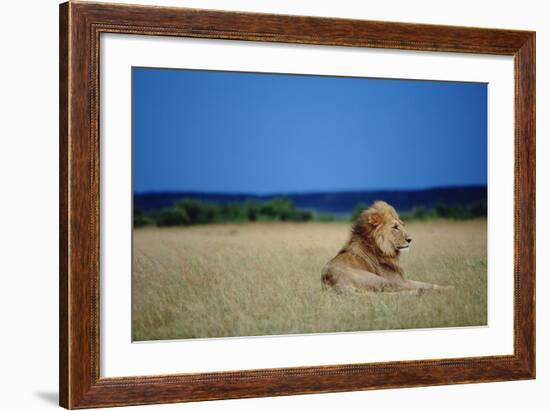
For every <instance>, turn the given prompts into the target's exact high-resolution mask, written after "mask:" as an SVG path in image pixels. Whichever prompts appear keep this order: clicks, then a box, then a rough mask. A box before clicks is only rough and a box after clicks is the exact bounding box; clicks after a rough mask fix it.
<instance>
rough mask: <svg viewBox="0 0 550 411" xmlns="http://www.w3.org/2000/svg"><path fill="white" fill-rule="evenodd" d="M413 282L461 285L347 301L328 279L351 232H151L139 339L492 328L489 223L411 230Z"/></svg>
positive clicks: (143, 248) (137, 252) (335, 227)
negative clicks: (324, 278)
mask: <svg viewBox="0 0 550 411" xmlns="http://www.w3.org/2000/svg"><path fill="white" fill-rule="evenodd" d="M408 227H409V231H410V233H411V234H412V236H413V238H414V241H413V247H412V250H411V252H410V253H408V254H406V255H404V256H403V257H402V263H403V266H404V267H405V270H406V272H407V276H408V277H409V278H411V279H415V280H420V281H427V282H432V283H437V284H444V285H446V284H449V285H453V286H454V287H455V289H454V290H453V291H444V292H428V293H425V294H423V295H421V296H414V295H402V294H390V293H384V294H372V295H365V296H341V295H336V294H334V293H332V292H323V291H322V290H321V282H320V273H321V268H322V267H323V265H324V264H325V263H326V262H327V261H328V260H329V259H330V258H332V257H333V256H334V255H335V254H336V253H337V251H338V250H339V249H340V247H341V246H342V245H343V244H344V242H345V241H346V239H347V236H348V232H349V225H348V224H344V223H264V224H261V223H258V224H243V225H208V226H195V227H186V228H162V229H159V228H144V229H137V230H136V231H135V233H134V273H133V307H132V309H133V337H134V340H157V339H175V338H208V337H229V336H252V335H268V334H269V335H273V334H301V333H322V332H339V331H359V330H384V329H403V328H428V327H453V326H471V325H483V324H486V322H487V235H486V233H487V227H486V221H485V220H473V221H466V222H452V221H429V222H415V223H410V224H409V225H408Z"/></svg>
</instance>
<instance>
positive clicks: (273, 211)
mask: <svg viewBox="0 0 550 411" xmlns="http://www.w3.org/2000/svg"><path fill="white" fill-rule="evenodd" d="M368 207H369V205H368V204H364V203H360V204H357V206H355V208H354V209H353V212H352V216H351V221H355V220H356V219H357V217H358V216H359V214H360V213H361V211H363V210H365V209H366V208H368ZM400 215H401V218H402V219H403V220H408V221H410V220H429V219H434V218H445V219H451V220H467V219H471V218H478V217H486V216H487V203H486V202H478V203H475V204H472V205H469V206H458V205H452V206H451V205H445V204H437V205H436V206H435V207H434V208H424V207H418V208H415V209H414V210H412V211H411V212H408V213H400ZM341 219H342V218H338V217H336V216H335V215H332V214H326V213H317V212H313V211H310V210H304V209H300V208H297V207H296V206H295V205H294V202H293V201H292V200H290V199H288V198H283V197H281V198H274V199H272V200H270V201H265V202H260V201H256V200H249V201H245V202H242V203H228V204H216V203H211V202H207V201H201V200H197V199H192V198H184V199H181V200H178V201H176V203H175V204H174V205H173V206H172V207H168V208H164V209H161V210H155V211H151V212H145V211H143V210H141V209H139V208H135V209H134V227H143V226H147V225H153V226H158V227H169V226H190V225H198V224H212V223H244V222H254V221H292V222H305V221H322V222H330V221H337V220H341Z"/></svg>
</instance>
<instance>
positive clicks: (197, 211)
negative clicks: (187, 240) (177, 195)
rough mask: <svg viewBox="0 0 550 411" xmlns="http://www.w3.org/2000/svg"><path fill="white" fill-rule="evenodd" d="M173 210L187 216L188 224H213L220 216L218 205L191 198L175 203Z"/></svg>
mask: <svg viewBox="0 0 550 411" xmlns="http://www.w3.org/2000/svg"><path fill="white" fill-rule="evenodd" d="M174 208H176V209H178V210H183V211H184V212H185V214H187V216H188V218H189V224H206V223H213V222H214V221H216V220H218V217H219V216H220V207H219V206H218V205H216V204H212V203H207V202H205V201H200V200H194V199H191V198H184V199H183V200H178V201H176V204H175V206H174Z"/></svg>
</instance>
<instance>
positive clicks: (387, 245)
mask: <svg viewBox="0 0 550 411" xmlns="http://www.w3.org/2000/svg"><path fill="white" fill-rule="evenodd" d="M353 232H354V234H356V235H358V236H360V237H361V238H363V240H366V241H367V242H369V243H372V244H373V245H374V246H375V247H376V248H377V249H378V251H379V252H380V253H381V254H382V255H384V256H386V257H397V256H398V255H399V253H400V252H401V251H405V250H408V248H409V247H410V243H411V241H412V238H411V237H410V235H409V233H408V232H407V230H405V225H404V223H403V221H401V219H400V218H399V215H398V214H397V212H396V211H395V209H394V208H393V207H392V206H391V205H389V204H388V203H386V202H384V201H377V202H375V203H374V204H373V205H372V206H371V207H369V208H368V209H366V210H364V211H363V212H362V213H361V214H360V215H359V218H358V219H357V222H356V223H355V225H354V227H353Z"/></svg>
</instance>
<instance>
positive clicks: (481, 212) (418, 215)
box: [351, 201, 487, 221]
mask: <svg viewBox="0 0 550 411" xmlns="http://www.w3.org/2000/svg"><path fill="white" fill-rule="evenodd" d="M368 207H369V206H368V205H367V204H363V203H360V204H357V205H356V206H355V208H354V209H353V213H352V216H351V220H352V221H355V220H356V219H357V217H359V214H361V211H363V210H365V209H366V208H368ZM400 216H401V218H402V219H403V220H408V221H410V220H420V221H422V220H429V219H434V218H445V219H449V220H468V219H471V218H479V217H487V202H485V201H479V202H476V203H474V204H471V205H446V204H442V203H440V204H437V205H436V206H435V207H434V208H425V207H417V208H415V209H413V210H412V211H411V212H408V213H400Z"/></svg>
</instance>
